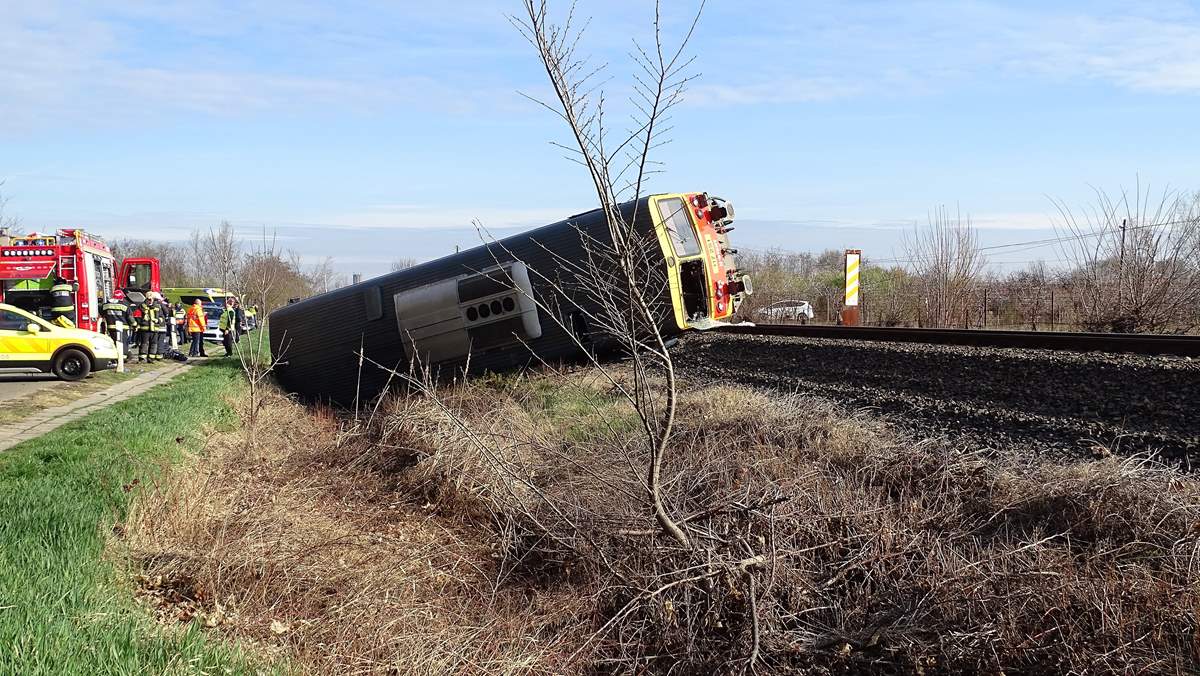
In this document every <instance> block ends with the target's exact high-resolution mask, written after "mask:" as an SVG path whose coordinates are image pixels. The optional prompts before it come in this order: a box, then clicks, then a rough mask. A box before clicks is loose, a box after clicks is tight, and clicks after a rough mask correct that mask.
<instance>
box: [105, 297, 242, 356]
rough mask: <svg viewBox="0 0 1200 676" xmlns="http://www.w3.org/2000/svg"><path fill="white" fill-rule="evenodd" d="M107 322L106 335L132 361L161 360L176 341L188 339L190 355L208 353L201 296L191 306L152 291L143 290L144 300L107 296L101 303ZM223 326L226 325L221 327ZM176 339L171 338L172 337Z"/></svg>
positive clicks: (206, 325)
mask: <svg viewBox="0 0 1200 676" xmlns="http://www.w3.org/2000/svg"><path fill="white" fill-rule="evenodd" d="M100 312H101V314H103V315H104V320H105V323H106V324H107V325H108V335H109V336H110V337H111V338H112V339H113V340H114V341H116V342H117V343H118V344H120V345H121V346H122V350H123V351H124V353H125V355H126V356H127V357H128V358H129V359H130V360H131V361H133V362H135V363H140V362H152V361H161V360H162V359H163V358H164V357H165V356H166V355H168V354H170V353H171V352H172V351H173V349H174V346H175V345H183V344H184V342H186V341H187V340H188V338H189V337H190V339H191V349H190V350H189V352H190V354H189V355H188V356H190V357H207V356H208V353H207V352H206V351H205V349H204V331H205V329H206V328H207V327H208V317H207V315H205V312H204V305H203V303H202V302H201V301H200V299H196V301H195V302H194V303H193V304H192V305H190V306H184V304H183V303H181V302H176V303H175V304H174V305H172V304H171V303H169V302H167V300H166V299H165V298H163V297H162V294H159V293H158V292H155V291H150V292H148V293H146V295H145V300H143V301H142V302H140V303H135V304H132V305H130V304H128V303H126V302H125V301H124V300H121V299H118V298H110V299H108V300H106V301H105V302H104V303H102V304H101V306H100ZM222 328H223V329H224V328H225V327H222ZM172 337H175V338H176V340H175V341H172V340H171V338H172Z"/></svg>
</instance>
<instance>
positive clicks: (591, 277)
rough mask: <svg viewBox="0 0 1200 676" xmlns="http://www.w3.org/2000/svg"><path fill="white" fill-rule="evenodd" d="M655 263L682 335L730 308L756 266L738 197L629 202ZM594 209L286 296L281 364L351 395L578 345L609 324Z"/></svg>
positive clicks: (277, 317) (273, 330) (671, 320)
mask: <svg viewBox="0 0 1200 676" xmlns="http://www.w3.org/2000/svg"><path fill="white" fill-rule="evenodd" d="M619 209H620V210H621V212H622V214H623V216H624V218H625V220H626V221H627V222H628V223H631V224H632V227H633V230H634V232H635V233H637V235H638V237H637V239H638V240H639V241H641V242H644V243H646V246H645V247H643V248H642V251H643V260H644V265H646V266H649V268H651V269H650V270H649V272H651V273H653V274H651V275H648V276H647V277H648V278H654V279H659V280H661V283H655V284H651V287H650V289H648V293H647V295H649V296H651V297H650V298H649V300H650V301H651V303H653V304H654V305H655V306H656V307H658V308H660V309H661V310H662V312H661V324H660V330H661V331H662V332H663V334H664V335H668V336H669V335H675V334H678V333H680V332H682V331H684V330H687V329H689V328H701V329H703V328H710V327H712V326H717V325H719V322H720V320H723V319H728V318H729V317H730V316H731V315H732V314H733V312H734V310H736V308H737V305H738V303H740V302H741V299H742V297H743V296H744V294H746V293H749V292H750V291H751V288H750V279H749V277H747V276H746V275H744V274H742V273H741V272H740V271H738V270H737V267H736V263H735V260H734V254H735V253H736V252H735V251H734V250H733V249H731V248H730V246H729V240H728V235H727V233H728V232H729V231H730V230H732V229H733V228H732V227H731V225H730V224H731V223H732V221H733V208H732V206H731V205H729V204H728V203H727V202H725V201H724V200H721V199H719V198H715V197H710V196H709V195H707V194H705V193H674V194H663V195H652V196H649V197H644V198H642V199H640V200H637V201H630V202H626V203H624V204H622V205H620V207H619ZM611 242H612V238H611V234H610V232H609V227H608V222H607V219H606V218H605V214H604V213H603V212H602V211H601V210H599V209H597V210H594V211H590V212H587V213H584V214H579V215H576V216H572V217H570V218H568V219H566V220H564V221H560V222H558V223H554V224H551V225H547V226H543V227H541V228H537V229H535V230H532V231H529V232H526V233H522V234H519V235H514V236H511V237H507V238H505V239H502V240H497V241H494V242H489V243H487V244H484V245H482V246H479V247H476V248H474V249H471V250H468V251H463V252H461V253H456V254H454V255H452V256H446V257H445V258H440V259H438V260H434V261H430V262H428V263H424V264H421V265H418V266H415V267H412V268H408V269H406V270H401V271H398V272H393V273H391V274H388V275H384V276H382V277H377V278H375V279H371V280H368V281H365V282H362V283H360V284H355V285H353V286H349V287H346V288H342V289H338V290H336V291H332V292H329V293H326V294H322V295H320V296H316V297H314V298H310V299H307V300H304V301H301V302H298V303H293V304H291V305H288V306H286V307H283V308H280V309H279V310H276V311H275V312H273V313H272V314H271V317H270V320H271V321H270V340H271V352H272V355H273V356H274V357H275V359H276V360H278V362H279V364H278V366H277V367H276V375H277V377H278V379H279V381H280V383H281V384H282V385H283V386H284V387H285V388H287V389H288V390H290V391H293V392H296V393H298V394H301V395H303V396H305V397H308V398H310V399H316V400H324V401H330V402H333V403H336V404H341V405H344V406H350V405H353V404H354V402H356V401H357V400H360V399H361V400H366V399H370V398H373V397H374V396H375V395H377V394H379V393H380V392H381V391H382V390H383V389H384V388H386V387H388V385H389V383H395V382H396V379H395V377H394V375H393V374H392V373H391V372H390V371H389V369H394V370H396V371H399V372H404V373H407V372H409V369H410V367H411V366H412V365H413V364H414V363H418V364H421V365H423V366H426V367H429V368H431V369H435V370H437V371H439V372H441V373H443V374H445V373H448V372H457V371H459V370H462V369H466V368H469V369H470V371H472V372H479V371H503V370H510V369H513V368H519V367H522V366H525V365H527V364H531V363H540V362H544V361H555V360H560V359H569V358H572V357H576V356H579V355H580V352H581V349H584V348H586V349H593V348H596V349H599V348H601V347H602V346H603V344H604V342H605V338H604V336H603V335H598V334H600V333H601V332H599V331H597V330H596V329H595V324H596V322H595V321H591V322H589V319H588V318H589V317H592V318H595V317H596V316H597V315H596V313H597V312H602V309H601V308H600V307H598V305H600V304H599V303H598V302H597V300H596V297H595V296H596V294H589V293H588V291H589V290H588V289H587V288H586V285H587V284H589V283H595V280H596V278H597V276H598V275H597V273H600V274H601V275H602V274H603V273H604V272H605V271H604V270H601V269H598V268H601V267H603V265H604V260H605V259H604V256H603V255H602V254H598V252H603V251H604V250H605V249H607V248H608V247H609V246H611Z"/></svg>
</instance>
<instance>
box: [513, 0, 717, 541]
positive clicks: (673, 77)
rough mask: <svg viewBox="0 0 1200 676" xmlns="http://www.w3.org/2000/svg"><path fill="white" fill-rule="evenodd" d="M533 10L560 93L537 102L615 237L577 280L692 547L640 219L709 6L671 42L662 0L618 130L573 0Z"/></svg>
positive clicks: (653, 490) (527, 23) (652, 470)
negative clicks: (679, 497)
mask: <svg viewBox="0 0 1200 676" xmlns="http://www.w3.org/2000/svg"><path fill="white" fill-rule="evenodd" d="M524 9H525V15H524V16H523V17H514V18H513V23H514V25H515V26H516V27H517V28H518V30H520V31H521V33H522V35H524V36H525V38H526V39H527V40H528V41H529V43H530V44H531V45H532V46H533V47H534V48H535V49H536V50H537V52H538V57H539V58H540V60H541V63H542V66H543V67H544V68H545V71H546V75H547V77H548V78H549V80H550V85H551V87H552V89H553V91H554V96H555V99H554V101H553V102H546V101H537V102H538V103H539V104H541V105H543V106H544V107H545V108H546V109H548V110H550V111H551V112H553V113H554V114H555V115H556V116H558V117H559V118H560V119H561V120H562V121H563V122H564V123H565V124H566V126H567V128H568V129H569V131H570V134H571V137H572V140H573V143H572V144H570V145H567V144H561V145H560V147H561V148H563V149H565V150H567V151H568V152H569V154H570V155H569V156H570V158H571V159H572V160H574V161H575V162H577V163H579V164H580V165H582V166H583V167H584V168H585V169H586V171H587V173H588V177H589V178H590V180H591V183H592V187H593V189H594V191H595V194H596V198H597V200H598V202H599V207H600V209H601V211H602V212H603V213H604V215H605V219H606V221H607V225H608V234H609V240H610V241H607V242H602V243H600V242H597V243H596V244H597V246H593V247H590V249H591V253H590V258H591V260H589V261H586V262H585V264H584V266H583V268H582V269H580V268H578V267H577V268H576V270H575V271H576V272H583V273H584V275H583V279H579V280H578V282H582V283H583V286H584V288H585V289H591V291H590V293H591V294H592V296H593V298H592V300H599V301H600V303H599V305H600V306H602V307H603V306H607V307H606V308H605V309H606V310H608V311H607V312H602V313H599V314H600V315H601V316H602V317H603V319H601V320H600V322H599V323H600V324H601V325H603V324H607V326H598V327H596V328H601V329H608V331H607V332H606V333H608V335H610V336H611V337H612V338H613V339H615V340H616V341H618V342H620V343H621V347H622V348H623V349H624V351H625V353H626V354H627V355H628V356H629V358H630V359H631V360H632V362H633V366H634V368H633V374H634V382H633V385H632V396H631V397H630V401H631V403H632V404H633V407H634V410H635V411H636V412H637V414H638V416H639V418H640V419H641V420H642V423H643V426H644V429H645V431H646V438H647V443H648V445H649V450H650V458H649V463H648V465H649V466H648V469H647V474H646V490H647V492H648V495H649V498H650V503H651V506H652V510H653V514H654V518H655V520H656V521H657V523H658V525H659V527H660V528H661V529H662V531H663V532H664V533H666V534H668V535H670V536H671V537H672V538H674V539H675V541H676V542H678V543H679V544H680V545H682V546H684V547H687V546H689V544H690V541H689V538H688V536H687V534H686V533H685V532H684V530H683V528H681V527H680V526H679V524H678V523H677V522H676V520H675V518H674V517H673V516H672V515H671V514H670V512H669V510H668V508H667V506H666V504H665V503H664V501H663V495H662V486H661V475H662V463H663V457H664V455H665V454H666V452H667V449H668V446H669V444H670V441H671V433H672V430H673V426H674V422H675V413H676V405H677V401H678V396H677V394H678V393H677V381H676V373H675V365H674V363H673V361H672V359H671V354H670V352H669V351H668V349H667V345H666V341H665V340H664V339H663V336H662V331H661V329H660V327H661V326H662V325H663V323H664V321H665V320H666V317H664V310H665V308H664V307H663V306H662V305H661V304H660V303H656V302H655V300H654V299H656V298H657V297H659V294H658V293H657V292H658V290H659V289H661V284H660V283H657V282H660V280H656V279H653V278H651V277H650V271H652V270H653V268H654V266H653V265H652V264H649V262H648V259H647V255H646V254H647V250H648V249H649V248H650V246H651V245H654V246H657V242H652V241H650V237H651V235H648V234H647V233H645V232H644V231H639V230H638V229H636V228H635V223H636V222H637V221H638V220H639V218H641V219H647V218H649V217H650V216H649V214H644V213H642V214H639V213H638V209H639V206H638V200H639V199H640V198H641V197H642V196H643V194H644V190H645V187H646V180H647V179H648V178H649V176H650V174H652V173H654V171H655V170H656V168H657V166H658V165H657V164H656V163H655V162H654V161H653V160H652V159H651V155H652V152H653V151H654V150H655V149H656V148H657V147H659V146H661V145H662V144H663V143H665V142H666V141H667V138H666V134H667V132H669V129H670V128H669V125H668V122H669V114H670V112H671V110H672V109H673V108H674V107H675V106H676V105H677V104H678V103H679V102H680V101H681V100H682V98H683V94H684V91H685V90H686V87H687V84H688V82H690V80H691V79H692V77H694V76H693V75H691V74H690V72H689V68H690V67H691V64H692V59H690V58H687V57H686V56H685V50H686V47H687V44H688V42H689V41H690V39H691V36H692V33H693V31H694V30H695V27H696V24H697V22H698V21H699V16H700V14H699V12H697V14H696V16H695V18H694V19H693V21H692V23H691V25H690V27H689V28H688V31H687V33H686V35H685V36H684V37H683V39H681V40H680V41H679V44H678V45H677V46H676V47H674V48H669V47H668V46H667V45H666V44H665V42H664V39H663V35H662V18H661V11H660V7H659V6H658V4H657V3H656V5H655V18H654V44H653V45H652V46H651V47H650V48H649V49H646V48H643V47H642V46H641V45H636V47H635V54H634V58H635V61H636V63H637V67H638V70H639V72H638V73H637V74H636V75H635V76H634V84H633V88H634V95H633V97H632V99H631V100H632V104H633V106H634V109H635V113H634V114H633V115H632V116H631V117H632V122H631V125H630V127H629V128H628V129H627V131H626V132H625V133H620V134H616V135H613V134H610V131H611V130H610V128H609V127H608V126H607V124H606V120H605V112H606V108H605V93H604V90H603V88H602V86H601V85H602V83H601V80H600V79H601V77H602V74H603V68H602V67H600V68H596V67H593V66H591V65H590V64H589V61H588V59H587V58H586V57H584V56H582V55H581V54H580V53H579V52H578V51H577V48H578V45H579V40H580V38H581V37H582V35H583V29H580V28H578V26H576V25H574V24H573V22H574V20H575V15H574V6H572V8H571V11H570V13H569V14H568V16H567V18H566V20H565V22H564V23H562V24H556V23H554V22H553V20H552V19H551V17H550V8H549V3H548V2H547V1H546V0H525V3H524ZM626 201H632V203H633V205H634V206H633V208H632V210H631V211H629V210H622V209H621V208H620V205H621V204H622V203H623V202H626ZM597 283H598V284H599V285H598V286H592V284H597ZM570 284H571V283H570V282H567V285H568V286H569V285H570ZM589 314H593V315H594V316H593V317H592V320H593V322H595V321H596V320H597V319H600V317H599V316H595V315H596V314H597V313H589ZM656 372H657V373H661V374H662V377H663V378H664V379H665V384H664V385H663V386H662V388H661V397H662V401H661V402H660V401H659V400H658V397H656V396H655V394H656V392H655V390H656V386H655V383H654V382H653V381H654V375H655V373H656Z"/></svg>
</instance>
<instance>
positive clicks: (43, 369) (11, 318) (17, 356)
mask: <svg viewBox="0 0 1200 676" xmlns="http://www.w3.org/2000/svg"><path fill="white" fill-rule="evenodd" d="M116 365H117V346H116V344H115V343H114V342H113V340H112V339H111V338H109V337H108V336H105V335H101V334H99V333H95V332H93V331H87V330H84V329H67V328H63V327H61V326H57V325H55V324H51V323H50V322H48V321H46V320H44V319H42V318H40V317H36V316H34V315H32V314H30V313H28V312H26V311H24V310H22V309H20V308H18V307H15V306H12V305H6V304H4V303H0V373H53V374H54V375H56V376H58V377H59V378H61V379H63V380H83V379H84V378H86V377H87V376H88V374H89V373H91V372H93V371H103V370H105V369H110V368H115V367H116Z"/></svg>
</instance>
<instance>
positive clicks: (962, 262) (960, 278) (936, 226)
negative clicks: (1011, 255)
mask: <svg viewBox="0 0 1200 676" xmlns="http://www.w3.org/2000/svg"><path fill="white" fill-rule="evenodd" d="M901 246H902V249H903V250H904V253H905V259H906V262H907V263H908V265H909V269H910V270H911V271H912V273H913V275H914V276H915V277H916V283H917V286H918V288H919V289H920V295H921V297H922V298H923V299H924V306H925V307H923V308H921V312H920V315H919V316H920V318H921V320H922V323H926V324H928V325H931V326H950V325H951V324H954V323H957V322H956V320H959V321H963V320H964V318H965V317H966V316H967V314H966V313H967V305H968V303H969V301H970V298H971V296H972V293H973V292H974V290H975V288H976V287H977V286H978V284H979V282H980V279H981V277H982V274H983V270H984V266H985V265H986V264H987V259H986V257H985V256H984V255H983V252H982V251H981V250H980V248H979V234H978V232H976V230H975V228H974V227H973V226H972V224H971V217H970V216H965V217H964V216H963V215H962V212H961V211H958V210H955V211H954V212H953V213H951V212H950V211H949V210H948V209H947V208H946V207H945V206H939V207H938V208H937V209H934V211H933V213H932V214H930V216H929V220H928V223H927V225H925V226H924V227H917V228H914V229H913V231H912V232H911V233H909V234H907V235H906V236H905V237H904V240H903V241H902V244H901Z"/></svg>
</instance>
